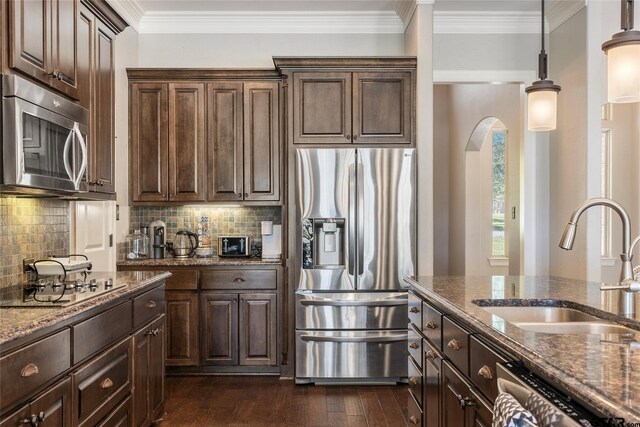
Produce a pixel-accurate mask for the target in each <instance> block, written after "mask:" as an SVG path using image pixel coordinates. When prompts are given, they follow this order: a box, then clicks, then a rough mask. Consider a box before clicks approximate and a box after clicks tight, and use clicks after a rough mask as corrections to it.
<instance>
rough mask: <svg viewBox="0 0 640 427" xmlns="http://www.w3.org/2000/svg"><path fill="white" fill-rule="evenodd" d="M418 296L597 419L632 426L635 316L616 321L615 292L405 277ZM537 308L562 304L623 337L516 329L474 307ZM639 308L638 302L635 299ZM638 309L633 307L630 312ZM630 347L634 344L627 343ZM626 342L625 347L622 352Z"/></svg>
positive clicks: (638, 362) (559, 281) (639, 361)
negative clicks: (620, 327)
mask: <svg viewBox="0 0 640 427" xmlns="http://www.w3.org/2000/svg"><path fill="white" fill-rule="evenodd" d="M405 281H406V282H407V283H408V284H409V285H410V286H411V288H412V289H414V290H415V291H416V292H417V293H418V294H420V295H422V296H423V297H425V298H426V299H427V300H429V301H431V302H433V303H434V305H436V306H437V307H439V308H441V309H442V310H443V311H444V312H445V313H447V314H451V315H454V316H455V317H456V318H457V319H458V320H460V321H461V323H463V324H467V326H470V327H471V328H472V329H474V330H475V331H477V332H480V333H481V334H483V335H484V336H485V337H487V338H489V339H490V340H491V341H492V342H494V343H495V344H496V345H497V346H499V347H502V348H503V349H504V350H506V351H507V352H509V353H511V354H513V355H515V356H517V357H518V358H519V359H520V360H522V361H523V362H524V363H525V365H526V366H528V367H529V368H530V369H532V370H534V371H535V372H536V373H537V374H539V375H540V376H541V377H542V378H544V379H546V380H547V381H550V382H552V383H554V384H557V385H558V386H560V387H561V388H563V389H564V390H565V391H566V392H568V393H569V394H570V395H573V396H575V397H577V398H578V400H580V401H582V402H584V403H586V404H587V405H588V406H591V407H593V408H595V409H597V410H599V411H601V412H603V413H604V414H607V415H609V416H613V417H624V418H625V419H626V421H627V422H640V348H639V347H640V346H639V345H638V344H637V343H638V342H640V314H636V315H635V316H628V317H623V316H618V315H616V314H615V313H617V292H619V291H607V292H602V291H600V284H599V283H593V282H585V281H580V280H570V279H564V278H559V277H528V276H527V277H518V276H493V277H471V276H469V277H445V276H442V277H437V276H436V277H408V278H407V279H405ZM511 299H520V300H521V301H520V303H519V304H518V305H544V304H548V303H550V302H549V301H547V302H544V301H534V300H550V299H551V300H562V301H565V303H564V304H563V305H564V306H568V307H572V306H573V307H575V308H578V309H581V310H583V311H586V312H588V313H590V314H594V315H596V316H599V317H604V318H608V319H609V320H613V321H616V322H618V323H621V324H624V325H626V326H628V327H630V328H632V329H634V330H638V332H637V333H635V334H633V335H630V336H623V335H620V334H608V335H567V334H554V333H540V332H531V331H526V330H523V329H520V328H518V327H517V326H515V325H513V324H511V323H508V322H506V321H504V320H503V319H502V318H500V317H498V316H496V315H492V314H491V313H489V312H488V311H485V310H484V309H483V308H482V307H479V306H478V305H476V304H474V303H473V301H475V300H494V301H492V304H494V305H499V304H500V301H497V302H496V301H495V300H502V304H503V305H511V303H510V302H507V301H505V300H511ZM636 303H640V294H636ZM637 306H638V307H640V304H638V305H637ZM634 341H635V342H634ZM630 342H633V345H630Z"/></svg>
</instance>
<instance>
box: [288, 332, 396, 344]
mask: <svg viewBox="0 0 640 427" xmlns="http://www.w3.org/2000/svg"><path fill="white" fill-rule="evenodd" d="M300 339H301V340H302V341H307V342H309V341H317V342H398V341H405V340H406V339H407V333H403V334H402V333H401V334H398V335H386V336H382V337H380V336H371V337H339V336H315V335H302V336H300Z"/></svg>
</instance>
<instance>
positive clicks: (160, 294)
mask: <svg viewBox="0 0 640 427" xmlns="http://www.w3.org/2000/svg"><path fill="white" fill-rule="evenodd" d="M164 305H165V297H164V285H163V286H159V287H157V288H155V289H152V290H150V291H149V292H146V293H144V294H142V295H140V296H138V297H135V298H134V299H133V328H134V329H137V328H139V327H140V326H142V325H144V324H145V323H147V322H149V321H150V320H151V319H153V318H154V317H156V316H158V315H159V314H161V313H164Z"/></svg>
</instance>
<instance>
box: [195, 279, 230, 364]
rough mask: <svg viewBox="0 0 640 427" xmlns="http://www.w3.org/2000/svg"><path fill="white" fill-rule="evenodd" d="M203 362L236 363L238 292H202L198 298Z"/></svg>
mask: <svg viewBox="0 0 640 427" xmlns="http://www.w3.org/2000/svg"><path fill="white" fill-rule="evenodd" d="M200 313H201V319H200V322H201V328H200V329H201V331H202V336H201V338H200V343H201V347H202V350H201V353H202V364H203V365H218V366H221V365H222V366H224V365H237V364H238V294H218V293H211V292H203V293H202V295H201V297H200Z"/></svg>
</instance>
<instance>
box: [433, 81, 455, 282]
mask: <svg viewBox="0 0 640 427" xmlns="http://www.w3.org/2000/svg"><path fill="white" fill-rule="evenodd" d="M450 87H451V86H450V85H435V86H434V87H433V123H434V127H433V158H434V162H433V246H434V252H433V270H434V274H436V275H444V276H446V275H448V274H449V191H450V189H449V162H450V160H449V110H450V107H449V89H450Z"/></svg>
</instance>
